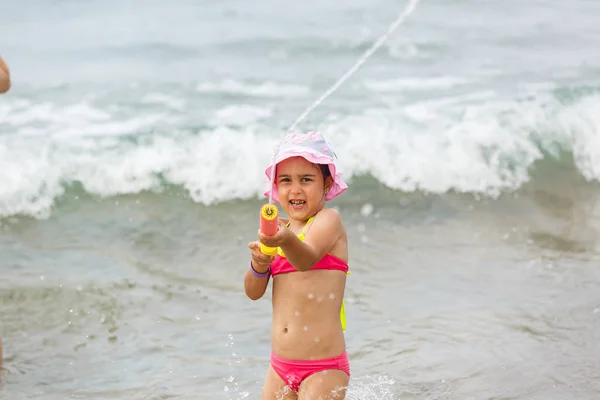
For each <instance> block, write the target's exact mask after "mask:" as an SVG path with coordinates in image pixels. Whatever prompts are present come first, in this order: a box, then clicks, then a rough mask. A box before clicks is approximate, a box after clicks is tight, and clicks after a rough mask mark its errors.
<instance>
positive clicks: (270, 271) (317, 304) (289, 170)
mask: <svg viewBox="0 0 600 400" xmlns="http://www.w3.org/2000/svg"><path fill="white" fill-rule="evenodd" d="M334 158H335V155H334V153H333V151H332V150H331V148H330V147H329V145H328V143H327V142H326V141H325V140H324V139H323V137H322V136H321V135H320V134H318V133H308V134H290V135H288V136H286V138H285V139H284V140H283V142H282V144H281V145H280V150H279V153H278V154H277V155H276V158H275V164H276V169H275V179H274V182H270V185H272V186H271V189H270V190H272V191H273V195H272V198H273V200H274V201H275V202H277V203H279V204H280V206H281V208H282V209H283V211H285V213H286V214H287V216H288V219H287V220H283V219H280V221H279V231H278V232H277V233H276V234H275V235H273V236H266V235H264V234H262V233H261V232H259V235H258V239H259V240H258V241H255V242H251V243H250V244H249V245H248V247H249V248H250V251H251V255H252V260H251V262H250V267H249V269H248V271H247V273H246V275H245V278H244V287H245V291H246V295H247V296H248V297H249V298H250V299H252V300H258V299H260V298H261V297H262V296H263V295H264V293H265V291H266V289H267V285H268V283H269V279H270V277H271V276H273V291H272V298H273V305H272V306H273V321H272V328H271V363H270V366H269V369H268V371H267V376H266V379H265V382H264V386H263V390H262V397H261V399H262V400H267V399H268V400H272V399H298V400H308V399H311V400H312V399H323V400H324V399H331V400H334V399H335V400H341V399H344V398H345V396H346V388H347V386H348V382H349V379H350V364H349V361H348V354H347V352H346V343H345V339H344V333H343V330H344V329H345V315H344V309H343V296H344V289H345V285H346V274H347V273H348V239H347V236H346V230H345V228H344V225H343V223H342V219H341V217H340V214H339V213H338V212H337V211H336V210H335V209H332V208H325V201H326V200H331V199H333V198H335V197H336V196H338V195H340V194H341V193H342V192H344V190H346V189H347V187H348V186H347V185H346V184H345V183H344V181H343V180H342V179H341V177H340V176H339V174H338V173H337V172H336V167H335V164H334ZM270 172H271V166H269V167H268V168H267V170H266V174H267V176H269V177H270ZM265 195H268V192H267V193H265ZM260 243H263V244H264V245H266V246H269V247H277V248H278V254H277V255H276V256H275V257H270V256H266V255H264V254H262V253H261V251H260Z"/></svg>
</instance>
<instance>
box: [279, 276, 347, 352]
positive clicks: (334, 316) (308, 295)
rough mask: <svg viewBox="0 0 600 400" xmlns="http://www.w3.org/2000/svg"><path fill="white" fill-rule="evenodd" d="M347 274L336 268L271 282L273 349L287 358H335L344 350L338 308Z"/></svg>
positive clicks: (281, 278)
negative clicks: (335, 269)
mask: <svg viewBox="0 0 600 400" xmlns="http://www.w3.org/2000/svg"><path fill="white" fill-rule="evenodd" d="M345 281H346V276H345V274H344V273H343V272H339V271H322V270H319V271H309V272H303V273H295V272H293V273H289V274H282V275H278V276H277V277H276V278H275V280H274V281H273V326H272V330H271V342H272V350H273V352H274V353H275V354H277V355H278V356H280V357H284V358H288V359H321V358H329V357H335V356H338V355H340V354H342V353H343V352H344V351H345V349H346V343H345V339H344V333H343V331H342V325H341V321H340V308H341V303H342V298H343V295H344V287H345Z"/></svg>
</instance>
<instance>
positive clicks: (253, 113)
mask: <svg viewBox="0 0 600 400" xmlns="http://www.w3.org/2000/svg"><path fill="white" fill-rule="evenodd" d="M272 114H273V110H272V109H271V108H268V107H256V106H252V105H249V104H239V105H230V106H227V107H223V108H221V109H219V110H217V112H216V113H215V116H214V117H213V119H212V120H211V124H213V125H239V126H246V125H248V124H252V123H257V122H259V121H261V120H263V119H264V118H266V117H270V116H271V115H272Z"/></svg>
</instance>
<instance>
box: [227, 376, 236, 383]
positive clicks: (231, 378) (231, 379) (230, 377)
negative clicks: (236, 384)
mask: <svg viewBox="0 0 600 400" xmlns="http://www.w3.org/2000/svg"><path fill="white" fill-rule="evenodd" d="M234 380H235V378H234V377H233V376H231V375H230V376H229V378H227V382H233V381H234Z"/></svg>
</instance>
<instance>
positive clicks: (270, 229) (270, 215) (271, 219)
mask: <svg viewBox="0 0 600 400" xmlns="http://www.w3.org/2000/svg"><path fill="white" fill-rule="evenodd" d="M278 214H279V212H278V211H277V206H275V204H271V203H269V204H265V205H264V206H262V207H261V209H260V231H261V232H262V233H263V235H267V236H273V235H274V234H276V233H277V231H278V230H279V222H278V221H279V219H278V218H277V215H278ZM260 251H261V253H263V254H264V255H266V256H274V255H276V254H277V247H268V246H265V245H264V244H262V243H261V244H260Z"/></svg>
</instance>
